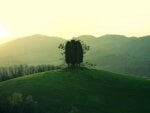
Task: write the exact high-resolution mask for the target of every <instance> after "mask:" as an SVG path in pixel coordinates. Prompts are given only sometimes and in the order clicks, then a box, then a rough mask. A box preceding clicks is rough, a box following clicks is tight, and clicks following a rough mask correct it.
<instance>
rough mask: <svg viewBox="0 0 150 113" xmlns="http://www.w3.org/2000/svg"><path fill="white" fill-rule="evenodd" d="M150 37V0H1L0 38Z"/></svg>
mask: <svg viewBox="0 0 150 113" xmlns="http://www.w3.org/2000/svg"><path fill="white" fill-rule="evenodd" d="M32 34H45V35H50V36H59V37H63V38H71V37H73V36H78V35H83V34H91V35H95V36H101V35H104V34H123V35H127V36H133V35H134V36H141V35H148V34H150V0H0V37H1V38H2V37H19V36H26V35H32Z"/></svg>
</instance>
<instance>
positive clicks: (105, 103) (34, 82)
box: [0, 69, 150, 113]
mask: <svg viewBox="0 0 150 113" xmlns="http://www.w3.org/2000/svg"><path fill="white" fill-rule="evenodd" d="M14 92H18V93H22V94H26V95H32V97H33V99H34V100H36V101H37V102H38V108H39V111H40V113H149V112H150V107H149V106H150V104H149V103H150V81H149V80H145V79H142V78H137V77H131V76H126V75H119V74H114V73H110V72H106V71H99V70H89V69H81V70H59V71H58V70H57V71H49V72H44V73H39V74H34V75H30V76H25V77H20V78H16V79H12V80H8V81H4V82H1V83H0V96H1V97H2V95H5V96H9V95H11V94H12V93H14ZM74 109H75V110H74ZM73 110H74V112H73ZM41 111H42V112H41Z"/></svg>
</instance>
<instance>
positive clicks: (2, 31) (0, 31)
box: [0, 25, 8, 38]
mask: <svg viewBox="0 0 150 113" xmlns="http://www.w3.org/2000/svg"><path fill="white" fill-rule="evenodd" d="M7 36H8V31H7V29H6V27H5V26H3V25H0V38H5V37H7Z"/></svg>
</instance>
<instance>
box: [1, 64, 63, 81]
mask: <svg viewBox="0 0 150 113" xmlns="http://www.w3.org/2000/svg"><path fill="white" fill-rule="evenodd" d="M61 68H62V66H54V65H37V66H29V65H22V64H21V65H15V66H8V67H0V81H4V80H8V79H12V78H16V77H20V76H24V75H29V74H34V73H39V72H44V71H49V70H55V69H61Z"/></svg>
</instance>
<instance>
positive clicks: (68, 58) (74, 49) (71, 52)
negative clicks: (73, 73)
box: [59, 39, 89, 67]
mask: <svg viewBox="0 0 150 113" xmlns="http://www.w3.org/2000/svg"><path fill="white" fill-rule="evenodd" d="M59 49H62V50H63V52H62V54H64V55H65V62H66V63H67V64H68V67H80V64H81V63H83V57H84V54H85V53H86V51H87V50H89V46H87V45H86V44H84V43H83V42H82V41H80V40H75V39H72V40H69V41H67V42H66V43H64V44H60V45H59Z"/></svg>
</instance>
